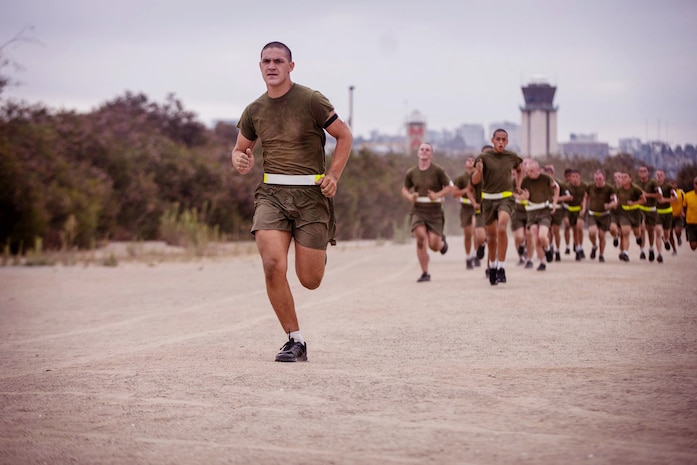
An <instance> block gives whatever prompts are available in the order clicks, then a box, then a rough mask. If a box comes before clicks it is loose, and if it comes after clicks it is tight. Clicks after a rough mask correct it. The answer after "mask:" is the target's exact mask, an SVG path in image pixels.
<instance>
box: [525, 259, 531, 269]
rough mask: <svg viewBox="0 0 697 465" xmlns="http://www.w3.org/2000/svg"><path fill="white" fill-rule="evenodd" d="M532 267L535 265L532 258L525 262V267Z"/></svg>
mask: <svg viewBox="0 0 697 465" xmlns="http://www.w3.org/2000/svg"><path fill="white" fill-rule="evenodd" d="M532 267H533V264H532V260H528V262H527V263H526V264H525V268H532Z"/></svg>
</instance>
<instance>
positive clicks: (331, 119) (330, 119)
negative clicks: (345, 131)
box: [322, 113, 339, 129]
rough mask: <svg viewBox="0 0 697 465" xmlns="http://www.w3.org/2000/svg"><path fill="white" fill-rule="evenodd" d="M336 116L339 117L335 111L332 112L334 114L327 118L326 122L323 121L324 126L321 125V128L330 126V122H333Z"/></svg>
mask: <svg viewBox="0 0 697 465" xmlns="http://www.w3.org/2000/svg"><path fill="white" fill-rule="evenodd" d="M338 118H339V115H337V114H336V113H334V114H333V115H332V116H331V117H330V118H329V119H328V120H327V122H326V123H324V126H322V128H323V129H327V128H328V127H329V126H331V125H332V123H333V122H334V121H336V120H337V119H338Z"/></svg>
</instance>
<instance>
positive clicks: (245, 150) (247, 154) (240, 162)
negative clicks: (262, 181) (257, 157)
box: [231, 133, 256, 174]
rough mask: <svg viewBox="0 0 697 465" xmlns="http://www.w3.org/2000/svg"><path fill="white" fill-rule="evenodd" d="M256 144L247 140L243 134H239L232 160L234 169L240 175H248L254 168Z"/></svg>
mask: <svg viewBox="0 0 697 465" xmlns="http://www.w3.org/2000/svg"><path fill="white" fill-rule="evenodd" d="M255 144H256V141H255V140H249V139H247V138H246V137H244V136H243V135H242V133H239V134H237V141H236V142H235V148H234V149H232V155H231V159H232V167H233V168H235V169H236V170H237V171H238V172H239V173H240V174H247V173H249V172H250V171H251V170H252V168H253V167H254V155H253V154H252V150H254V145H255Z"/></svg>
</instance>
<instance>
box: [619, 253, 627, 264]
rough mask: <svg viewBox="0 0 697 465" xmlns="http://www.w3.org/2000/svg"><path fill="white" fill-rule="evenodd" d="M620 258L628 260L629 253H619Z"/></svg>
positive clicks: (624, 260)
mask: <svg viewBox="0 0 697 465" xmlns="http://www.w3.org/2000/svg"><path fill="white" fill-rule="evenodd" d="M620 260H622V261H623V262H628V261H629V255H627V252H622V253H620Z"/></svg>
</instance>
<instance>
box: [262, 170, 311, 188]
mask: <svg viewBox="0 0 697 465" xmlns="http://www.w3.org/2000/svg"><path fill="white" fill-rule="evenodd" d="M323 177H324V174H299V175H291V174H274V173H264V184H280V185H282V186H313V185H314V184H316V183H317V181H319V180H320V179H322V178H323Z"/></svg>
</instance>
